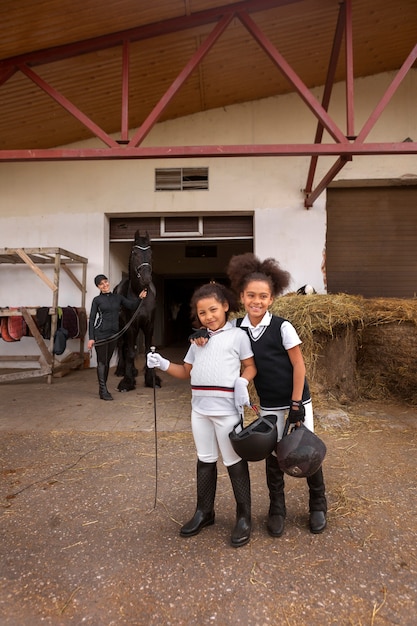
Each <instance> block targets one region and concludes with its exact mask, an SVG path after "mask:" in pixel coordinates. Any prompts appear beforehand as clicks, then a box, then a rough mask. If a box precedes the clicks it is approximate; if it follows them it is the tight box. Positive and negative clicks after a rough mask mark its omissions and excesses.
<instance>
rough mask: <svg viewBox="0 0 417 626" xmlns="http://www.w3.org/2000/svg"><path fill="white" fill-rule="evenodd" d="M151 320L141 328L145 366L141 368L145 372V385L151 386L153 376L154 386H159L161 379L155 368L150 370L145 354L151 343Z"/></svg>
mask: <svg viewBox="0 0 417 626" xmlns="http://www.w3.org/2000/svg"><path fill="white" fill-rule="evenodd" d="M153 326H154V324H153V320H151V321H150V322H148V323H147V324H146V325H145V327H144V328H143V334H144V336H145V367H144V368H143V370H144V373H145V387H153V385H154V377H155V387H161V386H162V381H161V378H160V377H159V376H158V374H157V373H156V372H155V370H153V372H152V370H150V369H149V367H148V365H147V363H146V355H147V354H148V352H149V351H150V349H151V345H152V336H153Z"/></svg>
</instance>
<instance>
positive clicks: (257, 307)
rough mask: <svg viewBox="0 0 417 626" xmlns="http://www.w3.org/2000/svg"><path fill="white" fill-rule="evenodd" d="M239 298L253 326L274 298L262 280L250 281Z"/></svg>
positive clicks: (267, 285)
mask: <svg viewBox="0 0 417 626" xmlns="http://www.w3.org/2000/svg"><path fill="white" fill-rule="evenodd" d="M240 298H241V301H242V304H243V306H244V307H245V311H246V313H247V314H248V316H249V320H250V322H251V324H253V326H256V325H257V324H258V323H259V322H260V321H261V319H262V318H263V316H264V315H265V313H266V312H267V311H268V308H269V307H270V306H271V304H272V302H273V300H274V299H273V297H272V294H271V289H270V287H269V284H268V283H267V282H266V281H264V280H252V281H250V282H249V283H248V284H247V285H246V287H245V289H244V291H242V293H241V294H240Z"/></svg>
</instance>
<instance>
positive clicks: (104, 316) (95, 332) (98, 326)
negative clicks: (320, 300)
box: [88, 292, 141, 341]
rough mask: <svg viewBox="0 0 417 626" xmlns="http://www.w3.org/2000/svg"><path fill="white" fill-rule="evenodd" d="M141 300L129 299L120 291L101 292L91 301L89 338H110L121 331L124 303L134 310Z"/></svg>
mask: <svg viewBox="0 0 417 626" xmlns="http://www.w3.org/2000/svg"><path fill="white" fill-rule="evenodd" d="M140 302H141V300H140V298H137V299H136V298H135V300H129V299H128V298H125V297H124V296H122V295H121V294H119V293H113V292H110V293H101V294H100V295H98V296H96V297H95V298H94V299H93V302H92V303H91V311H90V320H89V323H88V338H89V339H94V340H95V341H96V340H98V339H108V338H109V337H111V336H112V335H115V334H116V333H118V332H119V312H120V307H121V306H122V305H123V306H125V307H126V308H127V309H131V310H132V311H133V310H135V309H137V308H138V306H139V304H140Z"/></svg>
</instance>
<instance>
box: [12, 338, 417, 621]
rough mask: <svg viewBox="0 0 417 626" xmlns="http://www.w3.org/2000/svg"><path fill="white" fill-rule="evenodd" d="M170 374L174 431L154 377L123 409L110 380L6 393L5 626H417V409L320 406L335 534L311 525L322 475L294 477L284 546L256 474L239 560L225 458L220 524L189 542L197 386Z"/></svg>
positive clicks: (61, 382)
mask: <svg viewBox="0 0 417 626" xmlns="http://www.w3.org/2000/svg"><path fill="white" fill-rule="evenodd" d="M163 353H164V355H165V356H167V357H168V358H174V360H178V359H180V358H181V356H182V353H183V351H182V350H179V351H178V350H176V351H174V350H171V351H170V350H164V351H163ZM142 363H143V357H139V359H138V365H139V367H140V366H141V364H142ZM161 377H162V379H163V386H162V388H161V389H157V390H156V423H157V436H155V432H154V425H155V413H154V395H153V394H154V392H153V390H152V389H145V388H144V387H143V382H142V379H141V377H139V378H138V386H137V389H136V390H135V391H132V392H129V393H125V394H121V393H118V392H117V391H115V393H114V397H115V400H114V401H113V402H103V401H101V400H99V399H98V395H97V382H96V374H95V370H93V369H91V370H81V371H73V372H71V373H70V374H69V375H68V376H65V377H63V378H56V379H54V380H53V383H52V384H51V385H48V384H47V383H46V382H45V381H44V380H40V379H32V380H30V381H27V382H16V383H10V384H3V385H1V386H0V397H1V400H2V402H1V406H2V411H1V415H0V437H1V444H0V465H1V472H0V476H1V483H0V494H1V526H0V551H1V552H0V554H1V560H0V624H1V626H29V625H30V626H37V625H38V624H39V625H41V624H51V625H59V626H61V625H62V626H66V625H69V624H77V625H81V624H88V625H92V626H110V625H120V626H122V625H123V626H124V625H129V626H130V625H134V626H136V625H137V626H142V625H143V626H148V625H152V626H156V625H167V626H169V625H173V626H191V625H192V626H194V625H196V626H197V625H199V626H200V625H202V626H205V625H209V624H217V625H220V626H232V625H236V624H242V625H247V626H258V625H259V626H266V625H269V624H274V625H278V626H280V625H283V626H304V625H305V626H316V625H317V626H319V625H320V626H322V625H329V626H330V625H332V626H340V625H346V626H347V625H357V626H365V625H366V626H385V625H391V624H392V625H394V624H398V625H401V626H411V625H414V624H415V623H416V621H417V606H416V601H417V575H416V574H417V551H416V546H417V542H416V535H417V522H416V520H417V515H416V514H417V504H416V481H415V476H416V466H417V462H416V424H417V422H416V416H417V409H416V408H413V407H407V406H402V405H398V404H392V403H391V404H379V405H378V404H376V403H361V404H356V405H352V406H350V407H343V410H342V408H340V407H335V406H333V407H330V406H328V405H327V404H326V403H324V402H323V401H321V400H320V399H316V400H315V407H316V418H317V432H318V433H319V434H320V436H321V437H322V438H323V439H324V441H325V442H326V445H327V448H328V453H327V457H326V459H325V462H324V472H325V477H326V485H327V494H328V501H329V515H328V528H327V529H326V531H325V532H324V533H323V534H322V535H312V534H311V533H310V532H309V530H308V510H307V497H308V496H307V491H306V484H305V481H304V480H303V479H293V478H287V481H286V499H287V520H286V528H285V532H284V535H283V536H282V537H281V538H279V539H274V538H272V537H269V535H268V534H267V532H266V528H265V518H266V514H267V510H268V494H267V490H266V484H265V476H264V464H263V463H262V462H260V463H251V465H250V469H251V481H252V499H253V507H252V512H253V532H252V538H251V541H250V543H249V544H247V545H246V546H244V547H242V548H239V549H234V548H232V547H231V546H230V543H229V538H230V532H231V528H232V525H233V521H234V500H233V494H232V491H231V486H230V482H229V479H228V475H227V471H226V470H225V468H224V467H223V465H222V464H221V462H219V479H218V490H217V496H216V523H215V525H214V526H211V527H209V528H206V529H204V530H203V531H202V532H201V533H200V534H199V535H198V536H196V537H193V538H190V539H183V538H181V537H180V536H179V534H178V530H179V527H180V525H181V524H183V523H184V522H185V521H187V520H188V519H189V517H191V515H192V514H193V512H194V507H195V460H196V459H195V450H194V444H193V440H192V436H191V432H190V419H189V414H190V390H189V383H188V381H177V380H175V379H173V378H170V377H169V376H168V375H166V374H164V373H162V374H161ZM111 380H112V382H111V384H110V387H113V388H114V389H115V388H116V386H117V382H118V379H117V378H115V377H113V378H112V379H111ZM112 391H113V389H112Z"/></svg>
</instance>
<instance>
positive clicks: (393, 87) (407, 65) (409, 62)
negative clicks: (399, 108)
mask: <svg viewBox="0 0 417 626" xmlns="http://www.w3.org/2000/svg"><path fill="white" fill-rule="evenodd" d="M416 58H417V44H416V45H415V46H414V48H413V49H412V50H411V52H410V54H409V55H408V57H407V58H406V60H405V61H404V63H403V64H402V66H401V68H400V69H399V70H398V72H397V74H396V75H395V77H394V79H393V81H392V82H391V84H390V86H389V87H388V89H387V90H386V92H385V94H384V95H383V96H382V98H381V100H380V101H379V102H378V104H377V106H376V107H375V109H374V110H373V112H372V113H371V115H370V116H369V118H368V120H367V121H366V122H365V124H364V125H363V128H362V130H361V131H360V133H359V135H358V137H357V139H356V142H355V143H360V142H362V141H364V139H365V138H366V137H367V136H368V135H369V133H370V132H371V130H372V128H373V127H374V126H375V124H376V122H377V121H378V119H379V117H380V116H381V115H382V113H383V111H384V109H385V107H386V106H387V105H388V103H389V101H390V100H391V98H392V97H393V95H394V94H395V92H396V91H397V89H398V87H399V86H400V84H401V83H402V81H403V79H404V78H405V76H406V75H407V72H408V71H409V70H410V69H411V67H412V66H413V64H414V62H415V60H416Z"/></svg>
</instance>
